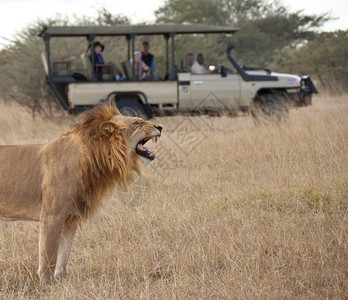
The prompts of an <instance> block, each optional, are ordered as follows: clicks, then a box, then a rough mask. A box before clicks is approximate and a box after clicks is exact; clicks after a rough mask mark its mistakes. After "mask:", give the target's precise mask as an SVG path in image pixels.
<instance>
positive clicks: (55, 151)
mask: <svg viewBox="0 0 348 300" xmlns="http://www.w3.org/2000/svg"><path fill="white" fill-rule="evenodd" d="M158 128H160V129H159V130H158ZM160 130H161V126H160V125H159V124H155V123H152V122H149V121H145V120H142V119H139V118H131V117H124V116H122V115H120V113H119V111H118V110H117V109H116V108H115V107H114V106H112V105H110V104H107V105H102V106H99V107H96V108H94V109H93V110H90V111H88V112H86V113H84V115H83V116H82V119H81V121H80V122H79V123H78V124H76V125H75V126H73V127H72V128H71V129H70V130H68V131H67V132H65V133H63V134H61V135H60V136H59V137H58V138H57V139H56V140H54V141H52V142H51V143H49V144H47V145H20V146H17V145H7V146H0V174H1V177H0V218H4V219H10V220H34V221H39V222H40V240H39V271H38V273H39V277H40V280H41V282H43V283H48V282H50V281H51V280H52V278H53V276H55V278H56V279H62V278H63V277H65V276H66V265H67V261H68V257H69V253H70V249H71V245H72V240H73V238H74V236H75V232H76V228H77V225H78V224H79V222H81V221H83V220H84V219H86V218H87V217H89V216H90V215H91V214H93V213H94V212H96V211H97V210H98V208H100V206H101V205H102V204H103V202H104V200H105V199H106V198H107V195H108V193H110V192H111V191H112V190H113V189H114V188H115V186H116V185H117V184H121V185H127V184H129V183H130V182H131V181H132V178H133V174H134V172H136V173H138V174H140V170H141V168H140V159H139V157H138V155H137V154H136V152H135V146H136V144H137V143H138V142H139V141H140V140H142V139H144V138H148V137H152V136H159V135H160Z"/></svg>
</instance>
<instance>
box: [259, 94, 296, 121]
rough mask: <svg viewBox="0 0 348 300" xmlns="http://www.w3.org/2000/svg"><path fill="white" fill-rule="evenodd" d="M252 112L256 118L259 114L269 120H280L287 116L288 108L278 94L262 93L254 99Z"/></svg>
mask: <svg viewBox="0 0 348 300" xmlns="http://www.w3.org/2000/svg"><path fill="white" fill-rule="evenodd" d="M252 114H253V116H254V117H255V118H256V119H259V117H260V116H261V117H264V118H266V119H268V120H270V121H282V120H285V119H286V118H287V116H288V114H289V110H288V107H287V105H286V102H285V100H284V99H283V98H281V97H280V96H279V95H277V94H264V95H261V96H258V98H257V99H256V101H255V104H254V108H253V110H252Z"/></svg>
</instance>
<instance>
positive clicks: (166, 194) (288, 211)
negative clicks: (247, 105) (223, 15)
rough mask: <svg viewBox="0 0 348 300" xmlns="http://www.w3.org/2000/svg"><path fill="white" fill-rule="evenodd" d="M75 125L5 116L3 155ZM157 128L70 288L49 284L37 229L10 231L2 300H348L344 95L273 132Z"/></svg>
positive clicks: (224, 121) (214, 123) (85, 249)
mask: <svg viewBox="0 0 348 300" xmlns="http://www.w3.org/2000/svg"><path fill="white" fill-rule="evenodd" d="M73 121H74V120H73V118H72V117H67V119H59V120H45V119H40V118H37V119H36V120H32V119H31V116H30V114H27V113H26V112H25V111H22V110H21V109H20V108H18V107H17V106H5V105H4V104H1V113H0V126H1V132H0V143H1V144H11V143H12V144H24V143H38V142H42V143H46V142H48V141H50V140H51V139H53V138H54V137H55V136H57V135H58V133H60V132H62V131H64V130H65V129H67V128H68V126H69V124H71V123H72V122H73ZM159 121H160V122H161V123H162V124H163V125H164V127H165V129H164V132H163V137H162V138H161V140H160V142H159V144H158V145H156V148H157V152H158V155H157V156H158V157H157V159H156V160H155V162H154V163H153V164H152V165H150V166H148V167H146V168H144V175H143V178H142V179H141V180H140V181H139V182H140V183H139V184H138V186H136V187H135V188H134V189H133V192H130V193H129V194H128V195H126V196H125V195H124V194H122V195H121V194H120V193H119V192H115V194H114V195H113V196H112V197H111V199H110V200H109V201H108V203H107V204H106V206H105V207H104V209H103V211H101V213H100V214H99V215H98V216H97V217H95V218H94V219H92V220H90V221H88V222H87V223H86V224H84V225H83V226H82V228H81V229H80V230H79V231H78V234H77V237H76V239H75V241H74V245H73V249H72V253H71V259H70V262H69V266H68V271H69V275H68V278H67V280H66V281H65V282H63V283H62V284H57V285H53V286H51V287H49V288H45V289H44V288H42V287H40V285H39V282H38V278H37V276H36V269H37V267H38V260H37V257H38V250H37V244H38V226H37V224H35V223H30V222H5V221H0V299H347V295H348V96H344V97H335V98H330V97H328V96H325V97H317V98H314V101H313V105H312V106H311V107H307V108H301V109H293V110H291V112H290V116H289V119H288V120H287V121H286V122H283V123H281V124H277V125H274V124H273V125H272V124H265V123H262V124H254V122H253V120H252V118H251V117H249V116H239V117H237V118H228V117H221V118H214V117H213V118H211V117H210V118H209V117H184V116H176V117H163V118H159ZM151 147H155V146H154V145H153V146H151ZM24 163H25V162H24ZM1 176H6V174H1ZM139 185H140V188H139ZM141 185H143V186H144V187H145V188H144V189H142V188H141ZM127 199H129V200H130V201H129V202H127Z"/></svg>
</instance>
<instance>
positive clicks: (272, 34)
mask: <svg viewBox="0 0 348 300" xmlns="http://www.w3.org/2000/svg"><path fill="white" fill-rule="evenodd" d="M155 16H156V23H169V22H171V23H184V22H190V23H204V24H211V25H222V26H233V27H238V28H239V29H240V30H239V31H238V32H237V33H236V34H235V35H233V36H232V37H231V36H226V35H205V36H204V37H203V36H201V35H194V36H192V35H190V36H187V35H185V36H177V37H176V64H177V65H179V66H180V65H183V64H185V54H186V53H187V52H189V51H193V52H195V53H199V52H203V53H204V55H205V57H206V64H207V65H216V64H219V63H225V64H228V62H227V58H226V56H225V48H226V45H227V44H229V43H230V42H233V43H234V44H235V46H236V48H235V50H234V56H235V57H236V59H237V60H238V61H239V63H240V64H241V65H248V66H259V67H272V68H273V69H274V70H276V71H278V72H291V73H295V74H300V75H303V74H308V75H310V76H311V77H312V78H313V79H314V80H315V82H316V84H317V85H318V87H319V89H320V91H324V90H327V91H329V92H335V93H345V92H347V89H348V85H347V82H348V31H337V32H331V33H327V32H321V33H320V32H319V31H318V30H319V29H320V27H321V26H322V25H323V24H324V23H325V22H326V21H327V20H329V19H330V17H329V15H328V14H323V15H306V14H304V13H303V12H302V11H298V12H294V13H293V12H290V11H289V9H288V8H287V7H284V6H282V5H281V4H279V3H278V2H270V1H267V0H247V1H242V0H219V1H217V0H200V1H190V2H187V1H184V0H167V1H166V2H165V3H164V4H163V6H162V7H160V8H159V9H158V10H156V11H155ZM130 23H131V22H130V20H129V19H128V17H127V16H123V15H113V14H112V13H110V12H109V11H108V10H107V9H105V8H102V9H100V10H99V11H97V12H96V17H95V18H89V17H85V16H82V17H80V18H75V19H73V20H69V19H67V18H66V17H64V16H59V15H58V16H57V17H56V18H54V19H47V20H39V21H37V22H36V23H34V24H32V25H30V26H28V28H27V30H24V31H23V32H22V33H21V34H20V35H19V36H18V37H17V38H16V40H15V41H14V42H13V43H12V44H11V45H10V46H8V47H7V48H6V49H4V50H2V51H1V52H0V90H1V93H2V95H1V96H3V98H5V99H6V98H11V99H15V100H17V101H18V102H19V103H21V104H22V105H24V106H26V107H28V108H30V109H31V110H32V112H33V113H36V112H43V113H46V114H50V113H51V111H52V110H55V109H57V108H60V106H59V105H57V103H56V100H55V98H54V97H53V95H52V94H51V93H50V91H49V89H48V87H47V85H46V83H45V76H44V72H43V68H42V63H41V58H40V53H41V52H42V51H43V49H44V43H43V41H42V40H41V39H40V38H39V37H38V36H37V33H38V32H39V31H40V30H41V29H42V26H43V25H115V24H130ZM97 39H98V40H100V41H101V42H102V43H103V44H105V46H106V48H105V51H104V57H105V59H106V60H107V61H113V62H115V63H116V64H117V65H119V66H120V62H122V61H123V60H125V59H126V58H127V55H126V42H125V39H124V38H123V37H122V38H120V37H107V38H105V37H103V38H98V37H97ZM145 39H146V40H148V41H149V42H150V45H151V52H153V53H154V54H155V55H156V59H157V64H158V67H159V71H160V75H161V76H164V75H165V74H164V73H165V51H164V49H165V40H164V39H163V37H158V36H157V37H139V38H138V39H137V41H136V48H138V49H140V47H141V43H142V42H143V41H144V40H145ZM51 45H52V47H51V50H52V53H51V54H52V59H63V58H64V59H66V58H69V59H72V61H73V63H72V67H73V70H75V71H82V64H81V61H80V54H81V53H82V52H84V51H86V48H87V40H86V39H84V38H59V39H52V41H51Z"/></svg>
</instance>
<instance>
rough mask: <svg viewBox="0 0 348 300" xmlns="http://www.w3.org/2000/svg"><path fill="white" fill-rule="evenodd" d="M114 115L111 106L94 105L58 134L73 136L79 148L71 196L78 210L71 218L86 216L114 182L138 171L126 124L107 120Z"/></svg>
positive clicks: (126, 179) (126, 180)
mask: <svg viewBox="0 0 348 300" xmlns="http://www.w3.org/2000/svg"><path fill="white" fill-rule="evenodd" d="M115 115H119V112H118V110H117V109H116V108H114V107H112V106H108V105H103V106H99V107H96V108H94V109H93V110H91V111H87V112H85V113H84V115H83V116H82V120H81V122H79V123H78V124H76V125H75V126H73V127H72V129H70V130H69V131H67V132H65V133H63V134H62V135H61V138H64V137H69V136H71V135H73V136H74V137H75V138H77V140H78V142H79V144H80V147H81V148H80V150H81V152H80V153H81V157H80V160H79V165H78V170H77V172H78V173H77V178H76V186H75V195H74V201H75V207H76V209H77V211H75V212H74V213H73V214H71V215H70V218H71V221H76V218H77V217H78V218H81V217H82V218H83V219H85V218H87V217H89V216H90V215H91V214H92V213H93V212H94V211H96V210H97V209H98V208H99V207H100V206H101V205H102V203H103V199H105V197H106V196H107V194H108V193H109V192H110V191H111V190H113V188H114V187H115V185H116V184H121V185H127V184H129V183H130V182H132V180H133V176H132V171H135V172H137V173H138V174H140V171H141V167H140V161H139V159H138V157H137V156H136V155H134V154H133V153H132V152H131V149H130V145H129V143H128V141H127V138H126V135H125V127H126V126H125V124H124V123H123V122H122V121H117V122H110V121H109V120H110V119H111V118H112V117H113V116H115Z"/></svg>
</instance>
